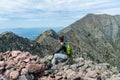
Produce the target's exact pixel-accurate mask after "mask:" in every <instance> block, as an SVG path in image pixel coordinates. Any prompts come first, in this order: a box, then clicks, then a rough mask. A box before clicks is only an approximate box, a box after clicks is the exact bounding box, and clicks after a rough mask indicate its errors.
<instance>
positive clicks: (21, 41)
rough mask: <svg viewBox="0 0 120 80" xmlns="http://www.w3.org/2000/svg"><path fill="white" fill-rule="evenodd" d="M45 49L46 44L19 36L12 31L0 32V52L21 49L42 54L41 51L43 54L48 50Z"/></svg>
mask: <svg viewBox="0 0 120 80" xmlns="http://www.w3.org/2000/svg"><path fill="white" fill-rule="evenodd" d="M46 49H47V46H44V45H41V44H39V43H37V42H35V41H31V40H29V39H27V38H23V37H20V36H18V35H16V34H14V33H13V32H3V33H1V34H0V52H5V51H8V50H10V51H11V50H21V51H29V52H30V53H33V54H37V55H40V56H42V55H43V53H44V54H45V53H47V52H48V51H47V50H46Z"/></svg>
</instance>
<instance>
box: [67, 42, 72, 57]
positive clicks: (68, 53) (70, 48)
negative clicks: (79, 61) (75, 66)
mask: <svg viewBox="0 0 120 80" xmlns="http://www.w3.org/2000/svg"><path fill="white" fill-rule="evenodd" d="M66 51H67V55H68V56H69V57H71V54H72V47H71V45H70V43H69V42H67V43H66Z"/></svg>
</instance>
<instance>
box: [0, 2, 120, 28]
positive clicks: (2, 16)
mask: <svg viewBox="0 0 120 80" xmlns="http://www.w3.org/2000/svg"><path fill="white" fill-rule="evenodd" d="M88 13H94V14H110V15H119V14H120V0H0V28H34V27H38V28H40V27H42V28H43V27H45V28H46V27H51V28H54V27H66V26H68V25H70V24H72V23H73V22H75V21H76V20H78V19H80V18H82V17H83V16H85V15H87V14H88Z"/></svg>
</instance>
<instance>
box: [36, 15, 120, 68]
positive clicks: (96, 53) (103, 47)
mask: <svg viewBox="0 0 120 80" xmlns="http://www.w3.org/2000/svg"><path fill="white" fill-rule="evenodd" d="M58 35H64V36H65V40H66V41H68V42H70V43H71V45H72V46H73V54H74V55H75V56H83V57H84V58H87V59H92V60H94V61H98V62H108V63H110V64H112V65H113V66H117V67H118V68H119V69H120V60H119V59H120V40H119V39H120V15H115V16H112V15H108V14H97V15H96V14H88V15H86V16H85V17H83V18H81V19H80V20H78V21H76V22H74V23H72V24H71V25H69V26H68V27H66V28H65V29H63V30H61V31H60V32H58ZM46 38H47V37H46ZM52 39H53V40H54V38H53V37H52ZM44 40H45V38H44ZM53 40H52V43H53ZM36 41H37V39H36ZM47 41H48V42H49V45H52V44H51V42H50V40H49V39H48V40H47ZM38 42H42V40H41V41H38Z"/></svg>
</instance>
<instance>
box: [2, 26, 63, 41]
mask: <svg viewBox="0 0 120 80" xmlns="http://www.w3.org/2000/svg"><path fill="white" fill-rule="evenodd" d="M48 29H50V28H49V27H40V28H35V27H34V28H2V29H0V33H2V32H6V31H7V32H13V33H15V34H17V35H20V36H22V37H25V38H28V39H30V40H33V39H35V38H36V37H37V36H38V35H39V34H41V33H43V32H44V31H46V30H48ZM61 29H63V27H54V28H53V30H55V31H56V32H58V31H60V30H61Z"/></svg>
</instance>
